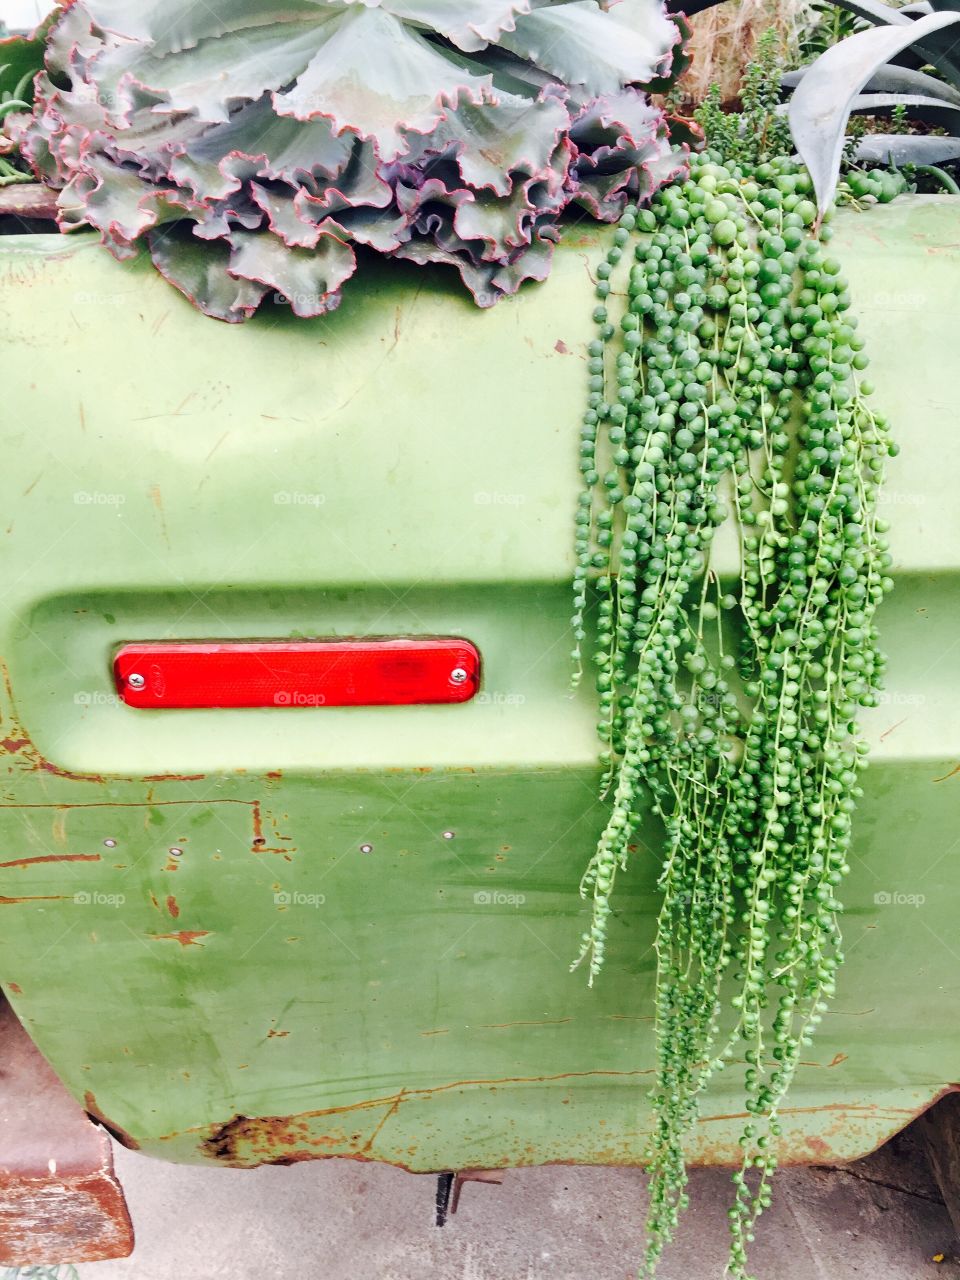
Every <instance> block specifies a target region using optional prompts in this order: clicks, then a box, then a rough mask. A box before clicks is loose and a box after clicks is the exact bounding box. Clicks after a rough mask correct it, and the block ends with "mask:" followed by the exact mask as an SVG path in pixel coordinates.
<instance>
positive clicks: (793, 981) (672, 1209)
mask: <svg viewBox="0 0 960 1280" xmlns="http://www.w3.org/2000/svg"><path fill="white" fill-rule="evenodd" d="M811 190H812V187H811V183H810V180H809V177H808V176H807V174H806V173H805V172H804V171H802V170H801V169H800V168H799V167H798V165H797V164H796V163H795V162H794V161H792V160H788V159H784V158H778V159H774V160H772V161H771V162H764V163H751V162H750V161H749V160H748V159H746V158H743V159H740V160H738V161H737V162H735V163H730V164H723V163H721V157H720V155H719V154H718V153H715V152H710V151H707V152H705V153H704V154H702V155H700V156H697V157H694V158H693V159H692V161H691V166H690V172H689V176H688V178H687V179H686V180H685V181H683V182H682V183H679V184H677V185H674V186H672V187H669V188H666V189H665V190H663V191H661V192H660V193H658V195H657V196H656V197H655V198H654V200H653V202H652V204H651V206H650V207H649V208H648V209H644V210H638V209H637V208H635V207H630V208H628V209H627V211H626V212H625V213H624V215H623V216H622V218H621V219H620V223H619V226H618V228H617V230H616V232H615V233H614V237H613V246H612V248H611V249H610V251H609V252H608V253H607V255H606V258H605V260H604V262H603V263H602V264H601V266H600V268H599V271H598V277H599V279H598V285H597V292H598V295H599V298H598V306H597V308H596V311H595V313H594V320H595V322H596V325H597V336H596V339H595V340H594V341H593V342H592V343H591V345H590V349H589V378H590V383H589V403H588V408H587V411H586V413H585V414H584V417H583V425H582V430H581V449H580V453H581V469H582V472H583V480H584V489H583V492H582V493H581V495H580V500H579V507H578V513H577V544H576V545H577V557H578V566H577V570H576V582H575V613H574V619H573V626H574V631H575V635H576V649H575V653H574V657H575V660H576V663H577V666H578V669H579V664H580V663H581V661H582V652H581V651H582V647H583V642H584V641H585V639H586V627H585V621H584V619H585V611H586V607H587V596H588V587H590V586H592V587H593V588H594V589H595V592H596V596H597V632H596V639H595V642H594V643H593V653H592V657H593V661H594V664H595V666H596V669H597V681H596V682H597V689H598V694H599V703H600V708H601V717H600V736H601V739H602V744H603V756H602V759H603V764H604V770H605V773H604V783H603V786H604V793H605V794H606V796H607V798H608V800H609V803H610V815H609V818H608V821H607V826H606V829H605V830H604V832H603V835H602V836H601V838H600V841H599V844H598V847H597V850H596V853H595V854H594V856H593V858H592V859H591V861H590V864H589V866H588V867H587V870H586V873H585V875H584V877H583V882H582V885H581V892H582V893H583V895H584V896H586V897H589V898H590V899H591V901H592V907H593V915H592V921H591V924H590V927H589V929H588V930H587V931H586V932H585V933H584V935H583V939H582V947H581V951H580V956H579V959H578V961H577V962H576V963H578V964H579V963H580V962H583V963H585V964H586V965H587V967H588V970H589V980H590V982H591V983H592V982H593V980H594V978H595V977H596V975H597V974H598V972H599V970H600V967H601V965H602V963H603V956H604V942H605V937H606V930H607V922H608V919H609V915H610V910H611V905H610V902H611V893H612V891H613V888H614V883H615V880H616V876H617V874H618V872H620V871H623V870H625V869H626V868H627V865H628V862H629V857H630V844H631V840H632V839H633V836H634V832H635V829H636V827H637V825H638V823H639V822H640V821H641V820H642V821H647V820H648V819H649V818H650V816H651V815H652V817H653V819H654V820H657V819H658V820H659V822H660V824H661V825H662V828H663V833H664V841H663V850H664V855H663V866H662V869H661V872H660V876H659V888H660V890H661V892H662V895H663V900H662V907H661V909H660V914H659V917H658V920H657V932H656V943H655V946H656V956H657V988H656V1011H655V1012H656V1037H657V1052H658V1068H657V1083H656V1085H655V1087H654V1089H653V1091H652V1094H651V1099H652V1104H653V1116H654V1120H653V1129H652V1134H651V1138H650V1148H649V1152H648V1158H649V1169H650V1174H651V1189H650V1210H649V1219H648V1224H647V1226H648V1244H647V1252H646V1258H645V1263H644V1268H643V1274H645V1275H652V1274H653V1272H654V1270H655V1268H656V1265H657V1262H658V1259H659V1257H660V1254H661V1252H662V1250H663V1248H664V1246H665V1245H666V1243H668V1242H669V1240H670V1239H671V1237H672V1235H673V1233H674V1230H675V1227H676V1223H677V1218H678V1215H679V1213H680V1211H681V1210H682V1209H683V1207H684V1206H685V1204H686V1191H685V1188H686V1181H687V1175H686V1165H685V1157H684V1142H685V1139H686V1138H687V1136H688V1134H689V1132H690V1130H691V1128H692V1126H693V1125H694V1124H695V1123H696V1120H697V1117H698V1114H699V1104H700V1098H701V1096H702V1094H703V1091H704V1089H705V1087H706V1086H707V1084H708V1082H709V1081H710V1079H711V1077H712V1076H713V1075H714V1074H715V1073H716V1072H717V1071H718V1070H720V1069H721V1068H724V1069H727V1070H732V1071H736V1072H737V1073H738V1078H739V1079H740V1080H742V1087H743V1091H744V1109H745V1110H746V1111H747V1112H748V1113H749V1115H750V1120H749V1122H748V1123H747V1124H746V1125H745V1127H744V1129H743V1133H742V1136H741V1139H740V1142H741V1146H742V1148H743V1159H742V1164H741V1167H740V1168H739V1169H738V1170H737V1171H736V1173H735V1174H734V1179H733V1181H734V1187H735V1196H734V1203H733V1207H732V1208H731V1210H730V1229H731V1244H730V1256H729V1261H728V1274H729V1275H730V1276H732V1277H734V1280H744V1277H745V1276H746V1270H745V1267H746V1250H747V1245H748V1243H749V1241H750V1240H751V1239H752V1233H753V1226H754V1223H755V1221H756V1218H757V1216H758V1215H759V1214H760V1212H761V1211H762V1210H763V1209H764V1208H765V1207H766V1205H767V1204H768V1203H769V1199H770V1186H769V1183H770V1175H771V1173H772V1171H773V1169H774V1166H775V1162H776V1146H777V1138H778V1137H779V1135H780V1125H779V1121H778V1113H779V1108H780V1105H781V1102H782V1100H783V1097H784V1095H785V1093H786V1091H787V1089H788V1088H789V1086H790V1083H791V1080H792V1078H793V1076H794V1073H795V1071H796V1068H797V1064H798V1061H799V1058H800V1056H801V1051H802V1048H803V1046H805V1045H807V1044H809V1043H810V1040H811V1037H812V1035H813V1033H814V1031H815V1028H816V1026H817V1024H818V1023H819V1021H820V1019H821V1015H822V1013H823V1011H824V1008H825V1002H826V1001H827V1000H828V999H829V998H830V996H831V995H832V994H833V992H834V985H835V976H836V970H837V967H838V965H839V964H840V962H841V960H842V954H841V938H840V927H839V917H840V914H841V910H842V909H841V906H840V903H839V902H838V901H837V899H836V896H835V893H836V889H837V886H838V885H839V884H840V883H841V881H842V880H843V877H844V876H845V874H846V872H847V870H848V867H847V850H848V846H849V841H850V829H851V814H852V811H853V809H854V806H855V803H856V800H857V798H858V796H859V795H860V787H859V785H858V778H859V774H860V770H861V769H862V768H863V766H864V764H865V750H866V748H865V745H864V743H863V741H862V739H861V737H860V735H859V733H858V730H857V725H856V713H857V709H858V707H860V706H873V705H875V704H876V697H875V694H876V691H877V690H878V689H879V688H880V685H881V678H882V673H883V659H882V657H881V655H880V653H879V651H878V648H877V637H876V631H875V626H874V613H875V610H876V608H877V605H878V604H879V603H880V601H881V600H882V598H883V596H884V594H885V592H886V591H887V590H888V589H889V588H890V586H891V585H892V584H891V582H890V579H889V577H888V576H887V570H888V568H889V565H890V556H889V553H888V551H887V543H886V538H885V533H886V524H885V522H884V521H882V520H880V519H879V518H878V517H877V511H876V500H877V492H878V487H879V485H880V483H881V479H882V474H883V468H884V462H885V459H886V458H887V456H888V455H890V454H892V453H893V452H894V449H893V446H892V445H891V443H890V441H889V438H888V434H887V424H886V422H885V420H884V418H883V417H882V415H880V414H878V413H876V412H875V411H874V410H873V409H872V408H871V406H870V403H869V398H868V397H869V394H870V391H871V390H872V388H871V387H870V386H869V384H868V383H867V382H865V381H863V380H862V378H861V374H862V371H863V370H864V368H865V367H866V363H867V362H866V357H865V355H864V353H863V347H864V342H863V339H862V338H861V337H860V336H859V334H858V332H857V322H856V319H855V317H853V316H852V315H851V314H850V295H849V292H848V290H847V285H846V282H845V280H844V279H843V276H842V273H841V267H840V264H839V262H837V261H836V260H835V259H834V258H832V257H829V256H828V255H827V251H826V248H825V242H826V241H828V240H829V238H830V230H831V229H830V225H829V220H828V221H827V224H826V225H825V226H823V227H822V228H820V229H819V232H818V233H817V234H816V235H815V234H814V230H813V229H814V226H815V224H816V218H817V210H816V208H815V206H814V204H813V203H812V201H811V200H810V199H809V195H810V192H811ZM724 525H732V527H733V530H734V531H735V534H736V541H737V543H738V545H739V560H740V565H739V574H737V572H736V569H733V570H732V571H731V570H730V567H729V566H727V565H725V564H724V563H722V562H721V560H720V559H719V558H718V557H717V556H715V555H714V542H715V535H716V533H717V531H718V530H719V529H720V528H721V527H722V526H724ZM728 984H729V989H730V990H732V991H733V992H734V993H735V994H733V996H732V998H730V997H725V996H724V995H722V992H726V991H727V990H728Z"/></svg>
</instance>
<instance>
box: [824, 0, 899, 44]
mask: <svg viewBox="0 0 960 1280" xmlns="http://www.w3.org/2000/svg"><path fill="white" fill-rule="evenodd" d="M832 3H833V4H835V5H837V7H838V8H840V9H846V10H847V11H848V13H855V14H856V15H857V17H858V18H864V19H865V20H866V21H867V22H872V23H873V24H874V25H875V26H878V27H887V26H891V27H904V26H908V25H909V24H910V22H911V21H912V19H911V18H909V17H907V16H905V14H904V12H903V10H902V9H897V8H895V7H894V6H893V5H892V4H886V3H884V0H832ZM848 38H849V37H848Z"/></svg>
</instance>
